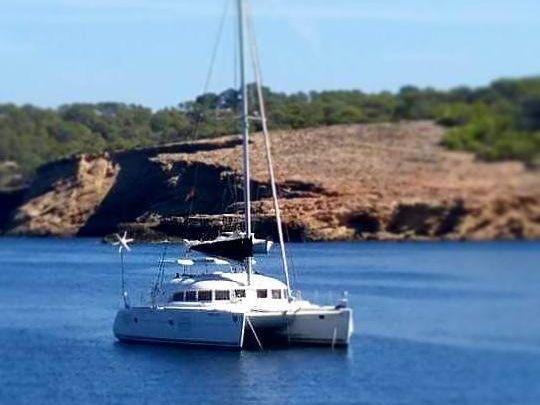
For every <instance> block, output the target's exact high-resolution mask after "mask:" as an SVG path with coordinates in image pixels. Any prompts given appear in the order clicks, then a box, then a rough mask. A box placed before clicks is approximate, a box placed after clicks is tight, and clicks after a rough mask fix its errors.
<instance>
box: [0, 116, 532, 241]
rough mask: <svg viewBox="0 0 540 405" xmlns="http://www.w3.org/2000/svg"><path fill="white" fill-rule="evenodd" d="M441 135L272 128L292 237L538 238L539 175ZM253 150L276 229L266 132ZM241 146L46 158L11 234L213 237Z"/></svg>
mask: <svg viewBox="0 0 540 405" xmlns="http://www.w3.org/2000/svg"><path fill="white" fill-rule="evenodd" d="M442 134H443V130H442V129H441V128H440V127H438V126H436V125H434V124H432V123H430V122H414V123H397V124H374V125H347V126H334V127H325V128H317V129H307V130H299V131H276V132H274V133H272V141H273V152H274V159H275V164H276V172H277V179H278V182H279V190H280V194H281V205H282V208H283V211H284V215H283V216H284V223H285V226H286V230H287V234H288V237H289V239H291V240H348V239H434V238H435V239H439V238H444V239H498V238H505V239H514V238H539V237H540V173H539V172H538V171H531V170H527V169H525V168H524V167H523V165H522V164H520V163H516V162H506V163H483V162H478V161H476V160H475V159H474V157H473V156H472V155H470V154H467V153H455V152H449V151H447V150H445V149H444V148H442V147H441V146H439V144H440V139H441V136H442ZM251 146H252V156H251V158H252V169H253V184H252V190H251V191H252V195H253V196H254V200H255V201H254V207H253V210H254V213H255V214H256V217H255V229H256V231H257V233H258V234H263V235H268V236H274V233H275V224H274V222H273V221H272V218H271V214H272V204H271V200H270V198H269V197H270V195H269V192H270V190H269V187H268V184H267V183H268V180H267V179H268V176H267V173H266V161H265V158H264V144H263V138H262V136H261V135H260V134H255V135H254V136H253V137H252V144H251ZM240 153H241V142H240V139H239V138H238V137H235V136H231V137H223V138H219V139H213V140H205V141H198V142H193V143H184V144H173V145H166V146H160V147H155V148H148V149H141V150H133V151H126V152H120V153H116V154H112V155H108V154H104V155H100V156H78V157H74V158H71V159H66V160H63V161H59V162H54V163H50V164H48V165H45V166H43V167H42V168H41V169H40V170H39V172H38V175H37V177H36V179H35V180H34V182H33V184H32V185H31V186H30V187H29V189H28V190H27V191H26V193H25V194H24V196H22V197H21V198H20V199H19V200H17V204H12V206H11V207H12V208H13V209H12V210H11V211H10V213H9V214H5V213H4V215H5V216H6V217H7V218H8V219H7V222H6V221H4V231H5V232H6V233H7V234H15V235H59V236H75V235H80V236H103V235H106V234H108V233H111V232H114V231H116V230H118V229H119V228H125V229H129V230H130V231H131V232H133V233H135V234H136V235H137V236H138V237H140V238H151V239H160V238H164V237H194V236H197V237H200V236H201V234H206V235H207V236H212V235H216V234H217V233H218V232H220V231H222V230H227V229H234V228H235V227H238V226H239V225H240V223H241V210H242V204H240V201H241V197H242V182H241V177H240V171H241V170H240V169H241V158H240ZM0 199H1V196H0ZM13 206H14V207H13ZM4 211H6V210H4Z"/></svg>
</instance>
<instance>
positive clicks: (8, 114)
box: [0, 77, 540, 176]
mask: <svg viewBox="0 0 540 405" xmlns="http://www.w3.org/2000/svg"><path fill="white" fill-rule="evenodd" d="M253 90H254V88H253V86H250V94H251V96H250V97H252V98H253V99H255V97H253V96H254V92H253ZM265 92H266V100H267V103H268V112H269V123H270V127H271V129H299V128H306V127H317V126H328V125H335V124H352V123H374V122H388V121H400V120H425V119H429V120H436V121H437V122H438V123H439V124H441V125H444V126H447V127H450V130H448V131H447V132H446V134H445V136H444V138H443V140H442V142H443V144H444V145H445V146H446V147H448V148H450V149H454V150H467V151H471V152H474V153H476V154H477V156H479V157H480V158H483V159H486V160H504V159H518V160H520V161H522V162H525V163H526V164H528V165H531V166H538V165H540V77H533V78H525V79H504V80H498V81H495V82H493V83H492V84H490V85H489V86H487V87H481V88H468V87H459V88H455V89H452V90H449V91H439V90H435V89H431V88H426V89H419V88H416V87H412V86H406V87H403V88H402V89H400V90H399V91H398V92H397V93H390V92H381V93H374V94H366V93H363V92H361V91H358V90H353V91H323V92H310V93H295V94H289V95H287V94H283V93H276V92H273V91H271V90H270V89H269V88H265ZM238 114H239V113H238V93H237V91H235V90H232V89H229V90H226V91H224V92H222V93H220V94H214V93H208V94H204V95H201V96H199V97H197V98H196V99H195V100H194V101H190V102H185V103H182V104H179V105H178V106H177V107H175V108H167V109H162V110H158V111H152V110H151V109H149V108H145V107H143V106H138V105H128V104H122V103H98V104H83V103H81V104H69V105H64V106H61V107H59V108H57V109H44V108H38V107H34V106H31V105H24V106H17V105H13V104H0V162H15V163H16V164H17V165H18V166H19V167H20V170H21V172H22V173H23V174H24V175H26V176H28V175H31V174H32V173H33V172H34V170H35V169H36V168H37V167H38V166H39V165H41V164H43V163H45V162H47V161H51V160H54V159H57V158H60V157H64V156H68V155H72V154H75V153H83V152H85V153H94V152H101V151H103V150H120V149H130V148H134V147H141V146H148V145H156V144H164V143H170V142H176V141H186V140H190V139H194V138H209V137H216V136H221V135H226V134H232V133H235V132H237V131H238V127H237V122H236V121H237V120H236V117H237V116H238ZM254 125H256V124H254ZM256 129H258V128H256ZM1 175H2V171H0V176H1Z"/></svg>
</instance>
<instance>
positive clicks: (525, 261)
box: [0, 238, 540, 405]
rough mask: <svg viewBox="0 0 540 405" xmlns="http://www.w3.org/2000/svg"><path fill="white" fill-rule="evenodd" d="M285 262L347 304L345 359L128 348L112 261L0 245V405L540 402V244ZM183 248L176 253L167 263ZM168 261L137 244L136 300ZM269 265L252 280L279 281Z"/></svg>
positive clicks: (367, 248)
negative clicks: (116, 330)
mask: <svg viewBox="0 0 540 405" xmlns="http://www.w3.org/2000/svg"><path fill="white" fill-rule="evenodd" d="M289 250H290V251H291V253H292V258H293V260H292V267H293V281H294V286H295V288H296V289H299V290H301V292H302V294H303V296H304V297H306V298H310V299H315V300H318V301H321V302H333V301H334V302H335V301H337V300H338V299H339V297H340V295H341V294H342V292H343V291H345V290H346V291H348V294H349V302H350V304H351V306H352V307H354V310H355V313H354V318H355V327H356V333H355V335H354V337H353V339H352V344H351V346H350V347H349V349H347V350H341V349H340V350H337V349H336V350H331V349H329V348H296V349H288V350H287V349H273V350H268V351H265V352H257V351H244V352H230V351H216V350H208V349H189V348H180V347H174V346H150V345H126V344H121V343H118V342H116V341H115V339H114V337H113V335H112V322H113V319H114V316H115V312H116V310H117V309H118V308H119V306H120V271H119V269H120V267H119V259H118V255H117V253H116V251H115V250H114V249H113V248H111V247H110V246H108V245H104V244H101V243H99V241H97V240H93V239H77V240H56V239H24V238H23V239H9V238H4V239H0V403H2V404H12V403H28V404H72V403H78V404H94V403H130V404H145V403H148V404H169V405H170V404H175V403H180V404H182V403H186V404H188V403H235V404H242V403H255V402H262V403H293V404H294V403H302V404H303V403H305V404H319V403H340V404H349V403H351V404H353V403H354V404H359V403H366V404H395V403H402V404H418V403H434V404H446V403H456V404H458V403H459V404H464V403H471V404H485V403H489V404H509V403H516V404H540V244H539V243H527V242H524V243H322V244H303V245H290V246H289ZM179 251H180V249H179V248H178V247H174V246H171V247H169V255H170V256H171V257H172V256H174V255H175V254H176V255H178V254H179ZM161 252H162V247H161V246H156V245H137V246H135V247H134V249H133V251H132V252H131V253H129V254H128V256H127V257H126V271H127V281H128V288H129V291H130V297H131V301H132V302H134V303H137V302H138V301H139V300H140V299H141V293H145V292H146V291H148V289H149V287H150V283H151V281H152V279H153V277H154V274H155V268H156V264H157V260H158V258H159V255H160V253H161ZM275 254H276V252H274V255H275ZM276 258H277V256H272V257H268V258H262V259H260V260H258V262H259V263H258V266H259V268H264V269H267V272H268V273H270V274H275V275H278V274H279V267H278V266H277V260H276ZM171 271H173V270H172V269H171Z"/></svg>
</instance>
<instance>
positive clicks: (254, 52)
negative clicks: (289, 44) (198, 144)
mask: <svg viewBox="0 0 540 405" xmlns="http://www.w3.org/2000/svg"><path fill="white" fill-rule="evenodd" d="M247 15H248V18H247V29H248V34H249V35H248V39H249V42H250V46H251V61H252V63H253V72H254V74H255V83H256V87H257V96H258V101H259V112H260V115H261V117H260V118H261V125H262V132H263V135H264V145H265V149H266V163H267V166H268V174H269V176H270V186H271V188H272V200H273V202H274V211H275V215H276V226H277V232H278V239H279V247H280V252H281V264H282V266H283V272H284V273H285V281H286V284H287V290H288V293H289V297H290V296H291V283H290V280H289V268H288V265H287V253H286V250H285V241H284V239H283V228H282V225H281V210H280V208H279V200H278V192H277V187H276V178H275V175H274V167H273V162H272V151H271V148H272V146H271V142H270V135H269V133H268V125H267V121H266V110H265V108H264V97H263V91H262V84H261V83H262V74H261V66H260V60H259V53H258V49H257V42H256V38H255V33H254V28H253V21H252V19H253V14H252V10H251V5H250V3H249V2H247Z"/></svg>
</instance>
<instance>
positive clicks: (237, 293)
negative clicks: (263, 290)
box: [234, 290, 246, 298]
mask: <svg viewBox="0 0 540 405" xmlns="http://www.w3.org/2000/svg"><path fill="white" fill-rule="evenodd" d="M234 296H235V297H236V298H246V290H234Z"/></svg>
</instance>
